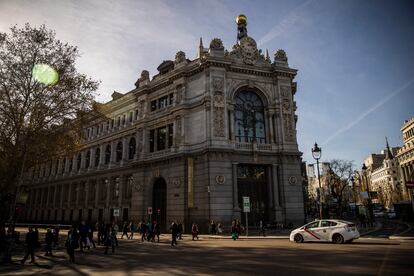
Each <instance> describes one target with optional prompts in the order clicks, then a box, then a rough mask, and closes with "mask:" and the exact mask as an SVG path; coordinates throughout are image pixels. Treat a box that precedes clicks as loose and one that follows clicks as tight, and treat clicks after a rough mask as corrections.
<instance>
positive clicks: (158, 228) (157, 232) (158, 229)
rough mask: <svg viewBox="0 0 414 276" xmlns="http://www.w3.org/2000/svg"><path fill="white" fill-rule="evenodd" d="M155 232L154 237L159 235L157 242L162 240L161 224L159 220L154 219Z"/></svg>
mask: <svg viewBox="0 0 414 276" xmlns="http://www.w3.org/2000/svg"><path fill="white" fill-rule="evenodd" d="M153 232H154V234H153V239H154V240H155V236H157V242H160V234H161V231H160V225H159V224H158V222H157V221H154V231H153Z"/></svg>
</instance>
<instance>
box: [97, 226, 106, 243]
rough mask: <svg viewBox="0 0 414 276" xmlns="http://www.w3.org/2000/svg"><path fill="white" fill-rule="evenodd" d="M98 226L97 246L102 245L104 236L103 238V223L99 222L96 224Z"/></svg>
mask: <svg viewBox="0 0 414 276" xmlns="http://www.w3.org/2000/svg"><path fill="white" fill-rule="evenodd" d="M96 224H98V226H97V229H98V245H101V244H104V236H105V222H104V221H100V222H96Z"/></svg>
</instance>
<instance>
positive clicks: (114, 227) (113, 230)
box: [112, 221, 119, 247]
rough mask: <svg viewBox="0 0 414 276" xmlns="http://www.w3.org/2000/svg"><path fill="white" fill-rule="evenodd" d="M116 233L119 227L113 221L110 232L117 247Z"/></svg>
mask: <svg viewBox="0 0 414 276" xmlns="http://www.w3.org/2000/svg"><path fill="white" fill-rule="evenodd" d="M118 231H119V227H118V224H117V223H116V222H115V221H114V222H113V223H112V232H113V239H114V240H115V245H116V246H117V247H118V237H117V236H118Z"/></svg>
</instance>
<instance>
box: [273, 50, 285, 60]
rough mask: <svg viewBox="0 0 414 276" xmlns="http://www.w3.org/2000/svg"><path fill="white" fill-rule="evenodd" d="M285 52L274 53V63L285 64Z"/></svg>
mask: <svg viewBox="0 0 414 276" xmlns="http://www.w3.org/2000/svg"><path fill="white" fill-rule="evenodd" d="M287 60H288V59H287V56H286V52H285V51H284V50H282V49H279V50H277V52H276V53H275V61H281V62H287Z"/></svg>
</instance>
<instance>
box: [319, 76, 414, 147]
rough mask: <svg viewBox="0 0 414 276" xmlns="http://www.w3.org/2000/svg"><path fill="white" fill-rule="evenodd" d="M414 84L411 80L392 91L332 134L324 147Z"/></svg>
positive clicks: (413, 80)
mask: <svg viewBox="0 0 414 276" xmlns="http://www.w3.org/2000/svg"><path fill="white" fill-rule="evenodd" d="M413 83H414V78H412V79H411V80H409V81H407V82H406V83H405V84H404V85H402V86H401V87H399V88H398V89H396V90H394V91H392V92H391V93H390V94H389V95H388V96H386V97H385V98H384V99H382V100H381V101H379V102H377V103H376V104H374V105H373V106H371V107H370V108H368V110H367V111H365V112H364V113H362V114H361V115H360V116H358V117H357V118H356V119H355V120H353V121H352V122H350V123H349V124H347V125H346V126H344V127H342V128H340V129H338V130H337V131H336V132H335V133H334V134H332V135H331V136H329V137H328V138H327V139H326V140H325V141H324V142H323V143H322V145H326V144H328V143H330V142H331V141H333V140H334V139H335V138H336V137H338V136H339V135H341V134H342V133H344V132H346V131H348V130H350V129H351V128H352V127H354V126H355V125H357V124H358V123H359V122H361V121H362V120H363V119H365V117H367V116H368V115H370V114H371V113H373V112H374V111H375V110H377V109H378V108H380V107H381V106H383V105H384V104H385V103H386V102H388V101H389V100H391V99H392V98H393V97H395V96H397V95H398V94H400V93H401V92H403V91H404V90H405V89H406V88H407V87H409V86H410V85H411V84H413Z"/></svg>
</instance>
